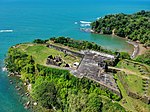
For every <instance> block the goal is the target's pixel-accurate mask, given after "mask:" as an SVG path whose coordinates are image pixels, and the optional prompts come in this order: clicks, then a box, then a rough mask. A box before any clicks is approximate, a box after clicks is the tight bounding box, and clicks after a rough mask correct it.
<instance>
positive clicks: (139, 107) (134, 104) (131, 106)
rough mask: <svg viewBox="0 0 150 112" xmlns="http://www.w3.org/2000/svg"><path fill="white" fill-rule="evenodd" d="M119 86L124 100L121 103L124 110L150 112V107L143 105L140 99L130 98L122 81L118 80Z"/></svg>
mask: <svg viewBox="0 0 150 112" xmlns="http://www.w3.org/2000/svg"><path fill="white" fill-rule="evenodd" d="M117 84H118V87H119V88H120V90H121V94H122V96H123V98H122V100H121V101H120V102H119V103H120V104H121V105H122V106H123V107H124V108H126V110H128V111H129V112H130V111H131V112H150V105H147V104H145V103H143V102H142V101H141V100H139V99H134V98H131V97H129V96H128V95H127V93H126V90H125V89H124V87H123V85H122V84H121V82H120V80H117Z"/></svg>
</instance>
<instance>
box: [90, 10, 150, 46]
mask: <svg viewBox="0 0 150 112" xmlns="http://www.w3.org/2000/svg"><path fill="white" fill-rule="evenodd" d="M91 26H92V30H93V31H94V32H95V33H100V34H115V35H117V36H120V37H124V38H128V39H131V40H133V41H137V40H138V41H140V42H141V43H142V44H144V45H145V46H150V11H144V10H142V11H141V12H137V13H135V14H123V13H120V14H111V15H106V16H105V17H103V18H100V19H98V20H96V21H94V22H93V23H91Z"/></svg>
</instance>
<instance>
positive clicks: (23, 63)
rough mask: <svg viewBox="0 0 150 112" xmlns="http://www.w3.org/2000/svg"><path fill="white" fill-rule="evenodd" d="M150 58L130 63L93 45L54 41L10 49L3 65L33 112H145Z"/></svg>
mask: <svg viewBox="0 0 150 112" xmlns="http://www.w3.org/2000/svg"><path fill="white" fill-rule="evenodd" d="M149 53H150V52H149V51H148V52H147V54H144V57H145V59H141V57H142V56H138V57H136V58H134V59H132V60H131V58H130V55H129V54H128V53H125V52H113V51H110V50H107V49H104V48H103V47H101V46H99V45H97V44H95V43H93V42H88V41H79V40H74V39H72V38H68V37H57V38H56V37H53V38H50V39H47V40H41V39H36V40H34V41H33V42H31V43H22V44H17V45H15V46H12V47H11V48H10V49H9V50H8V54H7V57H6V60H5V64H6V67H7V69H8V72H9V73H10V74H11V75H12V76H15V75H17V76H18V75H19V76H20V77H21V80H22V81H23V82H24V83H26V85H27V88H28V91H29V94H30V96H31V97H32V99H33V101H32V102H30V101H29V102H27V104H28V108H31V107H32V108H33V109H36V111H39V112H40V111H42V112H100V111H102V112H126V111H133V112H139V111H144V112H149V108H150V105H149V104H150V78H149V77H150V63H149V62H150V58H149ZM27 104H26V105H27ZM35 104H36V105H35Z"/></svg>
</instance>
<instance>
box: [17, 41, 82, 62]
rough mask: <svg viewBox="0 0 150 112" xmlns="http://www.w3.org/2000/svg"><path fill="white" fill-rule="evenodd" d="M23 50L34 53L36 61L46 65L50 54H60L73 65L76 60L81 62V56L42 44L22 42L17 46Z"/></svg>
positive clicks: (30, 53) (29, 53)
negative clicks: (68, 53) (67, 53)
mask: <svg viewBox="0 0 150 112" xmlns="http://www.w3.org/2000/svg"><path fill="white" fill-rule="evenodd" d="M17 48H19V49H20V50H21V51H23V52H25V53H27V54H28V55H32V56H33V58H34V59H35V61H36V63H38V64H41V65H46V60H47V57H48V56H50V55H53V56H60V57H61V58H62V59H63V60H64V61H65V62H66V63H68V64H70V65H73V63H74V62H80V58H79V57H74V56H71V55H66V54H64V53H63V52H60V51H58V50H55V49H52V48H48V47H46V46H45V45H42V44H20V45H18V46H17Z"/></svg>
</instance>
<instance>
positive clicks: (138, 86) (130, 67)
mask: <svg viewBox="0 0 150 112" xmlns="http://www.w3.org/2000/svg"><path fill="white" fill-rule="evenodd" d="M116 67H117V68H121V69H123V70H124V71H123V72H121V73H122V74H121V78H122V80H123V81H124V82H125V83H126V84H127V85H128V90H129V91H131V92H133V93H137V94H138V95H140V96H144V95H145V91H146V95H147V96H150V79H149V78H150V67H149V66H148V65H144V64H141V63H137V62H133V61H129V60H122V61H120V62H119V63H118V65H117V66H116ZM125 71H127V72H125ZM130 72H131V73H134V75H133V74H130ZM117 77H118V76H117ZM143 79H144V80H143ZM145 79H146V81H145ZM146 82H148V83H146ZM117 84H118V87H119V88H120V90H121V94H122V96H123V99H122V100H121V101H120V104H121V105H122V106H124V107H125V108H126V109H127V110H129V111H133V112H150V105H148V104H146V103H144V102H142V101H141V100H140V99H134V98H132V97H130V96H128V95H127V93H126V89H125V88H124V87H125V85H123V84H122V83H121V81H120V80H119V78H117Z"/></svg>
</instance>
